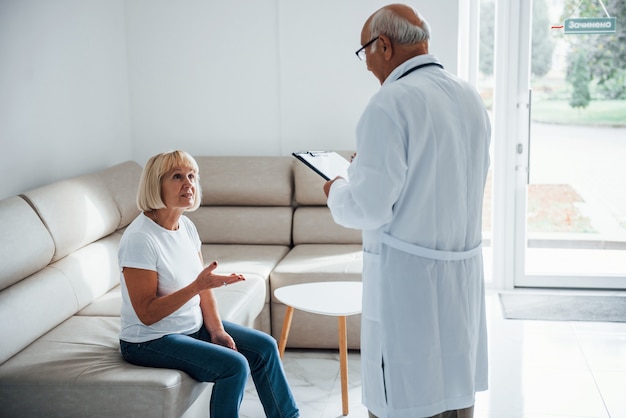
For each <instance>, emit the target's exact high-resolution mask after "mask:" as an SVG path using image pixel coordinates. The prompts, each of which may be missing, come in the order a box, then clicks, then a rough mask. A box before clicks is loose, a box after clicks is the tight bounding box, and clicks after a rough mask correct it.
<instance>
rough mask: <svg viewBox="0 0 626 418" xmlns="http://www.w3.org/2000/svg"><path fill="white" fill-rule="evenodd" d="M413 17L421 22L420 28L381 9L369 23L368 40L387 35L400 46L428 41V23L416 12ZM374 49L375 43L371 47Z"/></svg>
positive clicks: (391, 12) (387, 10)
mask: <svg viewBox="0 0 626 418" xmlns="http://www.w3.org/2000/svg"><path fill="white" fill-rule="evenodd" d="M413 11H414V12H415V15H416V16H417V17H418V18H419V19H420V20H421V22H422V27H419V26H418V25H414V24H412V23H411V22H409V21H408V20H407V19H405V18H403V17H402V16H398V14H396V13H394V12H393V11H392V10H389V9H381V10H379V11H378V12H376V14H374V16H373V17H372V20H371V21H370V28H369V29H370V39H374V38H375V37H377V36H380V35H387V36H388V37H390V38H391V39H393V40H394V41H396V42H398V43H400V44H402V45H414V44H417V43H420V42H424V41H428V40H429V39H430V27H429V26H428V22H426V20H425V19H424V18H422V16H420V14H419V13H418V12H417V10H415V9H414V10H413ZM375 48H376V43H374V45H372V51H374V50H375Z"/></svg>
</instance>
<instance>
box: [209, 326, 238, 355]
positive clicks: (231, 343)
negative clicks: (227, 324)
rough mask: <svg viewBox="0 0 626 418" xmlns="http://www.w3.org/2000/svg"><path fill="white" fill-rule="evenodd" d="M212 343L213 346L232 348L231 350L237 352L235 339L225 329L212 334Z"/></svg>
mask: <svg viewBox="0 0 626 418" xmlns="http://www.w3.org/2000/svg"><path fill="white" fill-rule="evenodd" d="M211 342H212V343H213V344H217V345H221V346H223V347H226V348H230V349H231V350H235V351H237V346H236V345H235V340H233V337H231V336H230V335H229V334H228V333H227V332H226V331H224V330H223V329H222V330H219V331H214V332H211Z"/></svg>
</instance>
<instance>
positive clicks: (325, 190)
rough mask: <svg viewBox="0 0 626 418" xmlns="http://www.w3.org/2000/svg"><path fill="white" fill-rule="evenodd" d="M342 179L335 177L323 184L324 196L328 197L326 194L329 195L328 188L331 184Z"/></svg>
mask: <svg viewBox="0 0 626 418" xmlns="http://www.w3.org/2000/svg"><path fill="white" fill-rule="evenodd" d="M342 178H343V177H341V176H337V177H335V178H334V179H332V180H329V181H327V182H326V183H324V194H325V195H326V197H328V194H329V193H330V188H331V186H332V185H333V183H334V182H335V180H337V179H342Z"/></svg>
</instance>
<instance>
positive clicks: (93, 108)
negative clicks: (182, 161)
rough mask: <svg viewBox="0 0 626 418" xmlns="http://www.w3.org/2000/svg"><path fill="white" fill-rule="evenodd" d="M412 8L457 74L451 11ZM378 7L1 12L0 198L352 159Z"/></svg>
mask: <svg viewBox="0 0 626 418" xmlns="http://www.w3.org/2000/svg"><path fill="white" fill-rule="evenodd" d="M460 1H461V2H462V1H466V0H440V1H437V2H434V1H428V0H420V1H412V2H409V3H410V4H411V5H413V6H414V7H416V8H417V9H418V10H420V11H421V12H422V14H423V15H424V17H425V18H426V19H427V20H428V21H429V23H430V25H431V28H432V32H433V40H432V42H431V52H433V53H435V54H436V55H438V56H439V58H440V59H441V60H442V62H443V63H444V65H445V66H446V68H447V69H448V70H450V71H451V72H454V73H456V72H457V51H458V45H459V42H458V37H459V36H458V34H459V32H458V29H457V28H458V13H459V2H460ZM386 3H389V1H376V0H341V1H332V0H233V1H219V2H218V1H217V0H177V1H171V0H90V1H89V2H86V1H84V0H0V141H1V143H0V178H1V179H2V180H1V181H0V198H3V197H7V196H10V195H13V194H16V193H19V192H22V191H25V190H27V189H29V188H32V187H35V186H39V185H42V184H45V183H48V182H50V181H54V180H57V179H61V178H65V177H69V176H72V175H76V174H81V173H84V172H89V171H93V170H96V169H100V168H103V167H107V166H110V165H113V164H115V163H118V162H121V161H124V160H127V159H134V160H136V161H138V162H139V163H140V164H143V163H145V161H146V160H147V159H148V157H149V156H151V155H153V154H155V153H157V152H162V151H165V150H170V149H185V150H187V151H189V152H191V153H192V154H194V155H287V154H290V153H291V152H292V151H294V150H300V149H352V148H354V128H355V126H356V123H357V121H358V118H359V116H360V114H361V111H362V110H363V108H364V107H365V105H366V104H367V101H368V100H369V98H370V96H371V95H372V94H373V93H374V92H376V90H377V89H378V88H379V85H378V80H376V78H375V77H374V76H373V75H371V74H370V73H369V72H368V71H367V69H366V67H365V65H364V63H361V62H360V61H358V59H357V58H356V56H355V55H354V51H355V50H356V49H358V47H359V46H360V45H359V42H360V33H361V28H362V25H363V23H364V21H365V20H366V19H367V17H369V16H370V14H371V13H373V12H374V11H375V10H376V9H378V8H380V7H381V6H383V5H384V4H386Z"/></svg>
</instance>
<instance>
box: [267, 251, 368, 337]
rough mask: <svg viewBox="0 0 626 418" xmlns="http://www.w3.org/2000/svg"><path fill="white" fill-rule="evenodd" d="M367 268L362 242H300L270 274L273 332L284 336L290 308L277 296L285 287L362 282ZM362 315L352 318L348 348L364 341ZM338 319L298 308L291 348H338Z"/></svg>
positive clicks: (294, 319) (292, 330) (350, 320)
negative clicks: (361, 330)
mask: <svg viewBox="0 0 626 418" xmlns="http://www.w3.org/2000/svg"><path fill="white" fill-rule="evenodd" d="M362 271H363V253H362V248H361V245H358V244H355V245H349V244H345V245H331V244H301V245H296V246H295V247H294V248H293V249H292V250H291V251H290V252H289V254H287V255H286V256H285V258H284V259H283V260H281V262H280V263H278V265H277V266H276V267H275V268H274V270H273V271H272V273H271V274H270V283H271V287H272V293H271V298H272V335H273V336H274V338H276V339H278V338H280V333H281V331H282V326H283V319H284V316H285V311H286V307H285V305H283V304H282V303H280V302H279V301H278V300H277V299H276V298H275V297H274V291H275V290H276V289H278V288H280V287H283V286H289V285H294V284H302V283H310V282H328V281H360V280H361V273H362ZM360 329H361V327H360V315H354V316H351V317H348V347H349V348H354V349H357V348H359V346H360V345H359V342H360ZM337 335H338V328H337V318H334V317H330V316H323V315H316V314H311V313H307V312H301V311H297V310H296V311H295V312H294V315H293V320H292V324H291V331H290V333H289V339H288V340H287V346H288V347H294V348H324V349H325V348H333V349H335V348H337V347H338V346H339V343H338V338H337Z"/></svg>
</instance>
